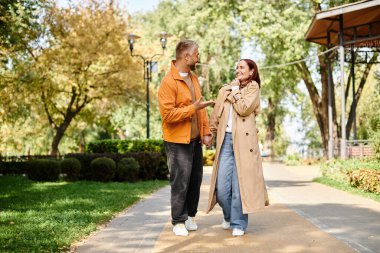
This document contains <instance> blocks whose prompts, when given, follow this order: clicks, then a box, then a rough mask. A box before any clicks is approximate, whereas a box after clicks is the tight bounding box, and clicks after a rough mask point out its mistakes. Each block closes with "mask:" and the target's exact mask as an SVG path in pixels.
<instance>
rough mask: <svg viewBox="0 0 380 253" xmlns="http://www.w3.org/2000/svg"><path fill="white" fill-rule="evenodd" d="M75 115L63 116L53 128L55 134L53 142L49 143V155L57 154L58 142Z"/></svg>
mask: <svg viewBox="0 0 380 253" xmlns="http://www.w3.org/2000/svg"><path fill="white" fill-rule="evenodd" d="M74 116H75V115H71V114H70V115H68V116H67V117H65V119H64V121H63V122H62V123H61V124H60V125H59V126H58V127H57V128H55V135H54V138H53V142H52V144H51V150H50V155H51V156H57V155H58V154H59V149H58V146H59V143H60V142H61V140H62V138H63V136H64V135H65V132H66V129H67V128H68V127H69V125H70V123H71V121H72V120H73V118H74Z"/></svg>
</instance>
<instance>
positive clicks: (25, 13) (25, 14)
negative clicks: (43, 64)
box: [0, 0, 46, 55]
mask: <svg viewBox="0 0 380 253" xmlns="http://www.w3.org/2000/svg"><path fill="white" fill-rule="evenodd" d="M45 2H46V1H36V0H17V1H14V0H2V1H1V2H0V17H1V19H0V53H2V51H3V49H8V50H9V49H10V50H15V51H17V50H26V48H25V47H26V44H27V43H28V42H30V41H33V40H34V39H36V35H37V34H38V30H40V29H41V24H40V22H38V16H39V15H40V14H41V9H42V7H43V5H44V4H45ZM0 55H1V54H0Z"/></svg>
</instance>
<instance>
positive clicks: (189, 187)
mask: <svg viewBox="0 0 380 253" xmlns="http://www.w3.org/2000/svg"><path fill="white" fill-rule="evenodd" d="M198 61H199V52H198V45H197V43H196V42H194V41H192V40H182V41H180V42H179V43H178V44H177V47H176V60H175V61H172V65H171V69H170V72H169V73H168V74H167V75H166V76H165V77H164V78H163V79H162V81H161V85H160V88H159V90H158V103H159V108H160V113H161V117H162V131H163V139H164V145H165V151H166V155H167V158H168V167H169V171H170V185H171V215H172V224H173V226H174V227H173V232H174V234H175V235H178V236H187V235H188V234H189V233H188V231H189V230H197V229H198V226H197V224H196V223H195V220H194V217H195V215H196V213H197V208H198V202H199V194H200V186H201V183H202V176H203V164H202V157H203V155H202V144H205V145H206V147H210V146H211V144H212V138H211V132H210V129H209V125H208V117H207V113H206V110H205V109H204V108H205V107H207V106H208V105H212V104H214V102H213V101H206V102H205V101H203V98H202V96H201V88H200V85H199V81H198V78H197V76H196V75H195V74H194V73H193V72H191V70H194V69H195V64H196V63H197V62H198Z"/></svg>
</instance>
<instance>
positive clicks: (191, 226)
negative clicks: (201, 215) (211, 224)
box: [185, 216, 198, 231]
mask: <svg viewBox="0 0 380 253" xmlns="http://www.w3.org/2000/svg"><path fill="white" fill-rule="evenodd" d="M185 227H186V229H187V230H189V231H195V230H197V229H198V225H197V223H195V220H194V218H192V217H190V216H189V217H188V218H187V221H185Z"/></svg>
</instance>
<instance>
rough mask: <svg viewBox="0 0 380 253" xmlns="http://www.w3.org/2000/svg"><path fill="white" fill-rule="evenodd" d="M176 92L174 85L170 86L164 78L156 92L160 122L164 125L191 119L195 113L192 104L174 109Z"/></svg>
mask: <svg viewBox="0 0 380 253" xmlns="http://www.w3.org/2000/svg"><path fill="white" fill-rule="evenodd" d="M176 98H177V90H176V88H175V86H174V85H170V84H169V82H168V81H166V79H165V78H164V79H163V80H162V82H161V85H160V88H159V90H158V106H159V109H160V113H161V117H162V121H163V122H166V123H175V122H180V121H184V120H186V119H189V118H191V117H192V116H193V115H194V113H195V111H196V110H195V106H194V105H193V104H191V105H188V106H184V107H176V100H177V99H176Z"/></svg>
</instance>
